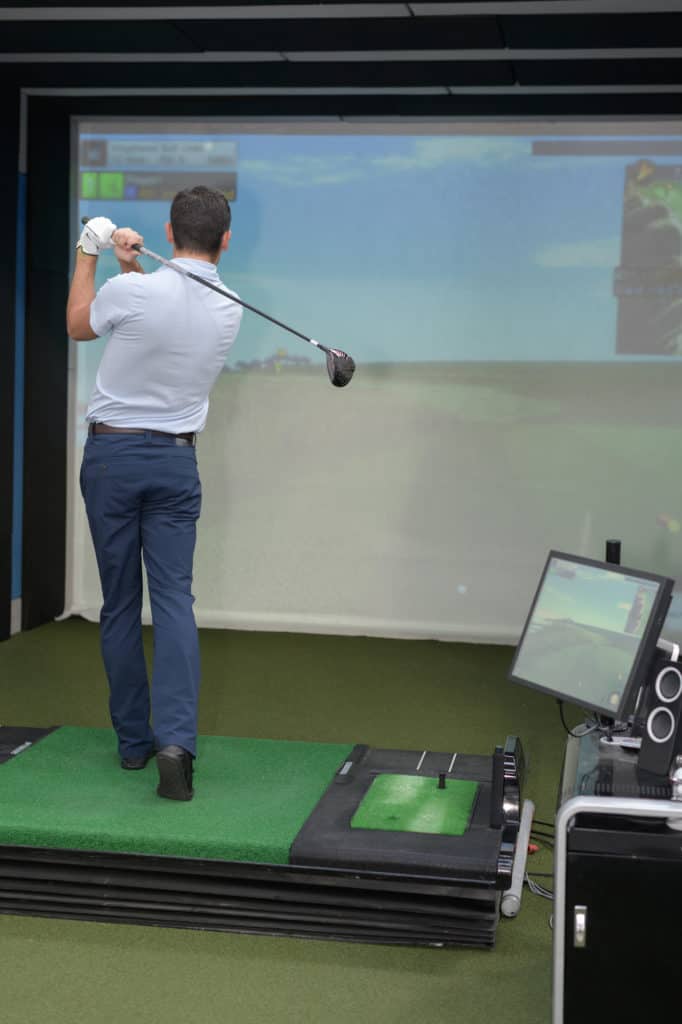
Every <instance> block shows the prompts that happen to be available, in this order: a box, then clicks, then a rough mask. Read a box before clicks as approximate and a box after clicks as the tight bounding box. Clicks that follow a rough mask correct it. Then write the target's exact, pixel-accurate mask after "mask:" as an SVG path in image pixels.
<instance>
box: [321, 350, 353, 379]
mask: <svg viewBox="0 0 682 1024" xmlns="http://www.w3.org/2000/svg"><path fill="white" fill-rule="evenodd" d="M326 355H327V373H328V374H329V379H330V381H331V382H332V384H333V385H334V387H335V388H345V386H346V384H348V383H349V382H350V380H351V378H352V377H353V374H354V373H355V361H354V360H353V359H352V357H351V356H349V355H348V353H347V352H342V351H341V349H340V348H330V349H327V352H326Z"/></svg>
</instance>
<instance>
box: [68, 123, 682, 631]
mask: <svg viewBox="0 0 682 1024" xmlns="http://www.w3.org/2000/svg"><path fill="white" fill-rule="evenodd" d="M72 169H73V174H72V179H73V195H72V197H71V202H72V221H73V231H74V243H75V239H76V237H77V234H78V230H79V221H80V218H81V217H82V216H83V215H87V216H95V215H98V214H104V215H107V216H109V217H111V219H112V220H113V221H114V222H115V223H116V224H118V225H119V226H132V227H134V228H136V229H137V230H139V231H140V232H141V233H142V234H143V235H144V237H145V244H146V245H147V246H148V247H149V248H150V249H152V250H155V251H157V252H159V253H161V254H162V255H164V256H166V257H170V256H171V252H170V248H169V246H168V244H167V243H166V241H165V236H164V233H163V225H164V222H165V221H166V220H167V219H168V214H169V206H170V200H171V199H172V196H173V195H174V194H175V192H176V191H177V190H178V189H179V188H183V187H185V186H187V185H192V184H200V183H206V184H209V185H212V186H214V187H217V188H220V189H222V190H223V191H224V192H225V193H226V195H228V197H229V199H230V203H231V206H232V213H233V224H232V230H233V234H232V240H231V244H230V248H229V251H228V252H227V253H226V254H225V255H224V256H223V258H222V260H221V263H220V266H219V268H218V270H219V273H220V274H221V277H222V280H223V281H224V283H225V285H226V286H227V287H228V288H232V289H234V290H236V291H237V292H238V293H239V294H240V295H241V297H242V298H243V299H245V300H246V301H247V302H250V303H252V304H253V305H255V306H257V307H259V308H260V309H262V310H264V311H266V312H268V313H270V314H271V315H273V316H275V317H277V318H278V319H280V320H283V321H284V322H285V323H288V324H290V325H292V326H293V327H295V328H297V329H298V330H300V331H302V332H303V333H305V334H306V335H308V336H312V337H313V338H316V339H318V340H319V341H321V342H323V343H324V344H326V345H329V346H335V347H339V348H342V349H345V350H346V351H348V352H350V353H351V354H352V355H353V356H354V358H355V359H356V362H357V364H358V369H357V371H356V374H355V377H354V379H353V381H352V383H351V384H350V386H348V387H347V388H344V389H342V390H337V389H335V388H332V387H331V386H330V385H329V383H328V380H327V377H326V373H325V371H324V366H323V362H322V360H321V358H320V357H319V354H318V353H317V351H316V350H314V349H313V348H312V347H311V346H309V345H307V344H305V343H304V342H302V341H299V340H297V339H296V338H294V337H292V336H291V335H289V334H287V333H285V332H283V331H282V330H281V329H279V328H277V327H275V326H273V325H272V324H269V323H268V322H266V321H265V320H263V319H261V318H260V317H258V316H256V315H254V314H251V313H249V312H248V311H247V312H245V313H244V317H243V321H242V327H241V331H240V334H239V337H238V339H237V342H236V343H235V345H234V346H233V348H232V350H231V352H230V355H229V358H228V361H227V363H226V365H225V370H224V372H223V373H222V374H221V376H220V378H219V380H218V383H217V384H216V386H215V389H214V392H213V394H212V397H211V407H210V410H209V416H208V424H207V428H206V430H205V431H204V432H203V433H202V434H201V436H200V438H199V442H198V449H197V454H198V459H199V465H200V471H201V476H202V481H203V509H202V517H201V520H200V523H199V539H198V545H197V553H196V561H195V578H194V593H195V595H196V615H197V621H198V622H199V624H200V625H204V626H214V627H228V628H245V629H263V630H287V631H295V632H326V633H354V634H363V635H378V636H398V637H399V636H405V637H433V638H439V639H446V640H447V639H459V640H472V641H490V642H502V643H515V642H516V641H517V639H518V637H519V634H520V631H521V627H522V625H523V621H524V618H525V615H526V612H527V610H528V607H529V604H530V601H531V598H532V595H533V592H534V589H535V586H536V583H537V580H538V578H539V574H540V572H541V570H542V566H543V565H544V561H545V558H546V555H547V552H548V550H549V549H551V548H554V549H559V550H564V551H569V552H574V553H576V554H579V555H585V556H588V557H591V558H598V559H601V558H603V557H604V545H605V541H606V539H608V538H618V539H620V540H621V542H622V552H623V562H624V564H626V565H630V566H632V567H634V568H638V569H641V570H644V571H649V572H654V573H662V574H666V575H671V576H673V577H675V578H676V579H679V578H680V577H682V532H681V524H682V484H681V483H680V474H679V471H678V466H679V461H680V447H681V435H680V426H681V421H682V411H681V410H682V402H681V400H680V384H681V383H682V137H681V136H680V131H679V126H677V125H673V124H670V125H666V124H658V125H648V126H645V125H641V124H626V123H618V124H603V123H598V124H592V125H588V124H567V123H553V124H550V125H543V124H539V123H524V124H519V125H512V124H506V123H505V124H492V123H486V124H480V125H472V124H456V123H451V124H446V125H440V124H436V123H425V124H424V123H422V124H420V125H414V124H409V123H404V122H402V121H400V122H397V121H396V122H387V123H384V124H370V123H354V124H350V123H343V122H322V121H319V122H318V121H303V122H298V123H296V122H294V123H280V122H277V123H273V124H268V123H256V124H246V123H244V124H240V123H236V124H235V123H231V124H228V123H223V122H219V121H206V122H204V123H197V122H196V121H194V120H187V121H183V120H179V121H158V120H137V121H131V120H120V119H108V120H106V121H97V122H93V121H88V120H84V119H83V120H77V119H76V120H75V121H74V124H73V167H72ZM145 270H146V271H147V272H149V273H153V272H154V271H155V270H156V265H155V264H153V263H151V261H149V260H147V261H146V262H145ZM117 272H118V266H117V264H116V262H115V260H114V259H113V256H112V255H111V254H107V255H105V256H104V257H102V258H101V259H100V261H99V266H98V272H97V282H98V286H99V285H100V284H101V283H103V282H104V280H106V279H107V278H108V277H110V276H111V275H113V274H116V273H117ZM197 287H200V286H199V285H197ZM189 341H190V342H191V339H189ZM105 344H106V339H100V340H97V341H94V342H90V343H78V344H76V343H73V342H72V343H71V350H72V359H71V382H70V395H71V400H70V430H71V438H70V442H71V443H70V452H71V455H70V467H69V493H70V513H69V536H68V553H69V571H68V593H67V595H66V610H67V612H71V613H79V614H81V615H84V616H86V617H88V618H93V619H94V618H96V617H97V615H98V612H99V605H100V589H99V581H98V577H97V571H96V566H95V561H94V557H93V553H92V548H91V542H90V537H89V534H88V529H87V522H86V519H85V515H84V510H83V507H82V502H81V499H80V494H79V492H78V486H77V476H78V469H79V464H80V456H81V450H82V445H83V442H84V438H85V419H84V417H85V409H86V405H87V400H88V396H89V394H90V391H91V389H92V386H93V383H94V380H95V374H96V370H97V365H98V362H99V359H100V357H101V354H102V351H103V346H104V345H105ZM681 634H682V607H681V605H680V603H678V601H677V598H675V599H674V601H673V605H672V607H671V611H670V614H669V617H668V622H667V624H666V629H665V631H664V635H665V636H667V637H669V638H670V639H673V640H675V639H680V638H682V636H681Z"/></svg>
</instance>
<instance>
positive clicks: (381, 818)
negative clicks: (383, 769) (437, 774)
mask: <svg viewBox="0 0 682 1024" xmlns="http://www.w3.org/2000/svg"><path fill="white" fill-rule="evenodd" d="M477 791H478V783H477V782H471V781H468V780H464V779H449V780H448V781H447V783H446V786H445V788H444V789H439V788H438V782H437V780H435V779H433V778H420V777H419V776H416V775H389V774H386V775H377V776H376V778H375V779H373V781H372V784H371V786H370V787H369V789H368V791H367V793H366V794H365V796H364V798H363V800H362V802H361V803H360V806H359V807H358V809H357V811H356V812H355V814H354V815H353V817H352V819H351V828H369V829H380V830H383V831H388V832H426V833H429V834H431V835H445V836H461V835H464V833H465V832H466V830H467V828H468V826H469V821H470V819H471V809H472V807H473V804H474V800H475V798H476V793H477Z"/></svg>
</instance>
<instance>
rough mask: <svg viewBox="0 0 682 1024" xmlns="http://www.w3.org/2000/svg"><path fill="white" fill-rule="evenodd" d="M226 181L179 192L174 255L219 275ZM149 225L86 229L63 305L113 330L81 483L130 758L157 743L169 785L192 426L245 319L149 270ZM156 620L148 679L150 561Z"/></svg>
mask: <svg viewBox="0 0 682 1024" xmlns="http://www.w3.org/2000/svg"><path fill="white" fill-rule="evenodd" d="M230 219H231V213H230V207H229V204H228V202H227V200H226V199H225V197H224V196H223V195H222V193H220V192H217V191H214V190H213V189H207V188H203V187H197V188H193V189H187V190H185V191H183V192H179V193H178V195H176V197H175V199H174V200H173V203H172V206H171V212H170V223H169V224H167V225H166V235H167V238H168V241H169V242H170V243H171V244H172V246H173V262H174V263H177V264H179V266H180V267H182V268H184V269H185V270H189V271H191V272H192V273H194V274H198V275H200V276H201V277H203V278H205V279H206V281H208V282H211V283H214V284H217V285H220V279H219V277H218V273H217V270H216V266H217V264H218V261H219V259H220V256H221V254H222V253H223V252H224V251H225V250H226V249H227V247H228V243H229V240H230ZM142 242H143V239H142V236H141V235H139V234H138V233H137V232H136V231H133V230H132V229H131V228H116V225H115V224H112V222H111V221H110V220H108V219H107V218H105V217H95V218H93V219H92V220H90V221H88V223H87V224H86V225H85V227H84V228H83V231H82V234H81V236H80V239H79V241H78V247H77V253H76V267H75V272H74V276H73V281H72V284H71V290H70V293H69V300H68V306H67V328H68V332H69V335H70V336H71V338H73V339H75V340H76V341H88V340H91V339H93V338H98V337H100V336H102V335H105V334H109V339H108V341H107V343H106V346H105V349H104V353H103V355H102V359H101V362H100V364H99V369H98V372H97V379H96V383H95V387H94V390H93V392H92V395H91V398H90V402H89V405H88V410H87V421H88V438H87V441H86V444H85V451H84V455H83V463H82V467H81V491H82V493H83V498H84V500H85V506H86V509H87V514H88V521H89V523H90V531H91V533H92V539H93V543H94V547H95V554H96V556H97V565H98V568H99V575H100V580H101V584H102V596H103V605H102V611H101V616H100V635H101V645H102V656H103V659H104V665H105V669H106V673H107V677H108V680H109V692H110V700H109V707H110V711H111V720H112V723H113V726H114V729H115V730H116V734H117V736H118V751H119V755H120V759H121V766H122V767H123V768H126V769H141V768H144V767H145V765H146V764H147V762H148V761H149V760H150V758H152V757H153V756H154V754H156V760H157V764H158V770H159V785H158V790H157V792H158V793H159V795H160V796H163V797H168V798H169V799H171V800H189V799H191V797H192V795H193V792H194V790H193V763H194V758H195V756H196V734H197V708H198V697H199V677H200V668H199V643H198V635H197V628H196V623H195V620H194V613H193V610H192V605H193V602H194V598H193V596H192V591H191V586H192V563H193V558H194V545H195V539H196V521H197V519H198V517H199V511H200V506H201V484H200V482H199V476H198V471H197V462H196V451H195V442H196V435H197V434H198V433H199V432H200V431H201V430H203V428H204V425H205V423H206V416H207V411H208V396H209V392H210V391H211V388H212V386H213V384H214V383H215V381H216V378H217V377H218V374H219V373H220V371H221V370H222V368H223V365H224V362H225V357H226V355H227V352H228V349H229V348H230V346H231V345H232V343H233V342H234V340H235V337H236V335H237V331H238V330H239V324H240V321H241V314H242V309H241V307H240V306H239V305H237V304H236V303H235V302H231V301H229V300H228V301H226V299H225V297H224V296H222V297H221V296H220V295H218V294H216V293H215V292H213V291H212V290H209V289H208V288H202V287H201V286H200V285H198V284H197V283H196V282H194V281H192V280H191V279H189V278H187V277H185V276H183V275H181V274H178V273H174V272H173V270H172V269H169V268H167V267H163V268H162V269H160V270H157V271H155V272H154V273H153V274H148V275H146V274H144V272H143V271H142V268H141V267H140V265H139V263H138V262H137V253H136V251H135V249H134V248H133V246H135V245H141V244H142ZM108 248H113V249H114V253H115V255H116V257H117V259H118V261H119V265H120V268H121V273H120V274H119V275H118V276H116V277H113V278H111V279H110V280H109V281H107V282H106V284H104V285H103V286H102V288H100V290H99V291H98V292H97V293H96V294H95V267H96V264H97V257H98V255H99V254H100V252H102V250H103V249H108ZM142 558H143V559H144V564H145V567H146V571H147V583H148V589H149V598H150V602H151V610H152V622H153V631H154V661H153V672H152V681H151V698H150V686H149V681H148V678H147V669H146V664H145V658H144V652H143V647H142V626H141V618H140V613H141V608H142V565H141V559H142Z"/></svg>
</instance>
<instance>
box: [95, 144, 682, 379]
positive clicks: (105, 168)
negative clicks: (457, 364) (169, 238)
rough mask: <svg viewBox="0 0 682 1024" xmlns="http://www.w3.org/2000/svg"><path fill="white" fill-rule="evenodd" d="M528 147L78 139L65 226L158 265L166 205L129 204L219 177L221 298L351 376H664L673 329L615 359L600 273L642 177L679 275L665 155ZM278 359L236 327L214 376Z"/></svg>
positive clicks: (670, 162) (614, 306) (605, 278)
mask: <svg viewBox="0 0 682 1024" xmlns="http://www.w3.org/2000/svg"><path fill="white" fill-rule="evenodd" d="M107 140H108V145H109V147H110V148H109V149H106V148H104V149H103V148H101V147H102V146H103V144H104V143H105V142H107ZM112 140H115V145H113V144H112ZM537 140H538V136H535V135H533V136H531V135H529V136H527V137H521V136H502V135H489V136H486V135H472V136H459V137H454V136H445V135H439V136H436V135H434V136H406V135H405V136H401V135H365V134H362V135H332V134H326V133H325V134H281V135H277V134H267V135H259V134H248V133H245V134H241V135H230V136H229V138H226V137H225V135H220V136H217V135H216V136H213V137H211V136H208V135H207V136H203V137H197V136H196V135H193V136H184V137H183V136H178V135H173V134H168V135H158V134H157V135H153V134H148V135H141V134H139V133H137V134H135V135H130V136H127V135H118V136H113V135H112V133H108V134H107V135H106V136H104V135H94V134H88V135H83V136H82V144H81V151H80V152H81V198H80V205H79V212H80V214H81V215H83V214H88V215H90V216H94V215H95V214H103V213H104V214H107V215H108V216H110V217H111V218H112V219H113V220H114V221H116V223H118V224H121V225H123V224H129V225H131V226H133V227H135V228H137V229H138V230H140V231H141V232H142V233H143V234H144V236H145V241H146V244H147V245H148V246H149V247H150V248H152V249H155V250H157V251H159V252H160V253H161V254H162V255H165V256H168V255H170V253H169V248H168V245H167V243H166V241H165V238H164V236H163V232H162V226H163V222H164V221H165V220H166V219H167V216H168V207H169V203H168V200H167V198H163V199H159V198H140V196H141V195H147V196H152V197H153V196H154V195H157V196H158V195H160V194H163V180H162V179H163V175H164V174H166V175H168V181H167V183H166V184H167V189H166V191H167V192H168V193H169V194H172V192H173V191H174V190H175V186H176V185H180V186H181V185H182V184H184V182H185V180H187V182H191V181H193V180H204V178H203V176H206V178H207V180H208V179H210V177H211V175H213V176H214V177H215V176H216V175H219V174H223V176H224V180H225V181H226V182H228V183H229V184H228V185H226V188H228V187H234V189H235V190H236V192H235V196H234V198H233V200H232V209H233V239H232V243H231V247H230V251H229V253H228V254H227V255H226V256H225V257H224V258H223V261H222V262H221V265H220V268H219V270H220V273H221V276H222V278H223V280H224V281H225V284H226V285H227V286H228V287H232V288H234V289H236V290H237V291H238V292H239V293H240V294H241V295H242V297H243V298H244V299H246V300H247V301H249V302H252V303H253V304H255V305H257V306H260V308H264V309H265V310H266V311H267V312H270V313H271V314H273V315H275V316H277V317H279V318H281V319H283V320H285V321H287V322H289V323H291V324H292V326H295V327H297V328H298V329H301V330H303V331H304V333H308V334H309V335H312V336H313V337H316V338H319V339H320V340H322V341H325V342H326V343H328V344H333V345H339V346H340V347H345V348H347V349H348V350H350V351H352V352H353V354H354V355H356V357H357V358H359V359H361V360H362V361H364V362H415V361H416V362H420V361H481V360H483V361H487V360H491V361H608V360H612V359H616V360H618V361H623V359H624V358H626V359H630V360H638V359H650V358H659V357H660V356H661V355H663V356H664V358H667V359H669V358H671V357H672V358H676V357H677V356H678V351H677V346H678V333H677V327H675V328H674V330H673V332H672V334H671V335H670V338H668V339H667V340H666V342H665V344H666V346H667V348H666V349H665V351H664V352H656V351H652V352H649V351H647V350H646V344H647V342H646V338H645V335H646V333H647V332H646V316H645V318H644V321H645V322H644V323H643V325H642V327H641V330H640V333H641V336H642V343H641V345H638V343H637V340H635V344H634V345H632V344H631V345H630V351H629V352H628V353H626V354H625V355H624V354H623V352H622V351H621V352H619V351H618V330H619V328H618V316H619V302H621V301H623V300H622V299H621V300H619V299H618V298H616V297H615V295H614V272H615V271H616V268H617V267H619V265H620V264H621V261H622V259H623V258H624V257H623V253H622V251H621V250H622V241H623V223H624V208H625V207H624V199H625V190H626V183H627V182H628V181H630V182H631V181H632V180H633V170H632V168H633V166H635V167H639V166H640V165H641V164H642V161H646V160H648V161H649V162H650V163H652V165H653V166H654V167H655V168H656V172H655V173H654V177H653V179H652V180H653V181H654V182H656V181H657V180H658V178H660V174H661V172H660V168H662V167H665V168H668V170H667V171H666V172H665V173H666V174H667V175H668V177H669V178H671V180H672V182H673V185H675V188H673V192H672V194H673V201H671V202H669V203H668V206H667V207H665V203H666V201H667V195H668V193H667V192H666V191H665V190H663V192H662V191H661V189H660V188H658V189H656V188H651V186H648V191H647V190H646V189H645V188H642V190H641V193H640V201H641V202H642V204H644V205H645V204H650V205H653V204H654V203H656V204H658V206H659V207H660V204H661V203H663V205H664V207H665V209H666V215H667V217H668V219H669V224H668V229H669V231H672V233H673V251H672V255H671V254H670V252H667V253H666V255H665V263H666V265H668V266H669V265H670V263H671V261H672V264H673V266H678V267H679V265H680V262H681V261H680V253H681V252H682V248H681V247H680V245H677V248H675V245H676V243H675V242H674V237H675V232H677V235H678V236H679V235H680V231H682V223H681V221H680V218H681V217H682V212H681V209H680V204H679V202H677V199H678V198H679V194H680V192H679V179H680V175H681V174H682V152H681V153H680V155H675V154H674V153H672V155H660V153H661V151H662V150H665V149H666V148H667V149H668V153H670V142H671V141H674V140H663V141H664V142H665V143H666V145H664V146H662V145H661V140H657V139H653V138H648V139H646V146H648V147H649V149H648V150H647V149H646V148H645V149H642V142H643V140H641V139H635V138H634V137H633V138H632V140H631V142H632V146H631V151H630V152H629V151H628V147H627V145H623V140H619V142H620V143H621V145H620V146H619V147H616V152H615V153H614V154H613V155H608V156H605V155H596V154H594V153H590V152H589V151H588V152H586V153H582V154H580V155H577V154H575V153H572V154H571V153H566V152H564V151H562V150H559V151H558V152H556V153H552V152H551V147H550V152H549V153H544V151H543V155H538V153H537V151H535V152H534V143H537ZM564 141H566V140H564ZM592 141H593V140H592ZM609 141H610V140H608V139H605V140H604V142H605V144H608V143H609ZM570 142H571V144H576V143H579V142H580V140H576V139H571V140H570ZM86 145H87V146H88V147H90V148H89V149H86V148H85V147H86ZM98 146H99V147H100V148H99V149H98ZM164 146H165V149H164V148H163V147H164ZM202 146H203V148H202ZM145 147H147V148H146V149H145ZM192 147H193V148H192ZM536 149H537V147H536ZM647 153H648V154H649V156H648V157H647V156H646V154H647ZM183 154H184V155H183ZM117 174H118V177H117ZM154 174H156V179H155V180H152V179H153V175H154ZM657 175H658V178H657ZM145 176H146V177H145ZM160 176H161V177H160ZM98 180H99V184H98ZM150 181H151V182H152V184H151V185H150ZM154 189H156V191H154ZM102 196H105V198H102ZM117 196H123V197H125V198H111V197H117ZM659 219H660V218H659ZM654 244H655V241H654ZM101 262H102V265H101V267H100V279H101V280H103V279H104V278H105V277H106V276H109V275H110V274H113V273H116V272H117V266H116V264H115V262H114V261H113V259H112V258H111V257H110V258H109V259H108V260H106V259H105V260H102V261H101ZM150 269H151V268H150ZM672 287H673V289H675V288H677V289H680V282H679V280H676V281H674V282H673V286H672ZM675 297H676V295H673V298H675ZM659 298H660V297H659ZM627 301H632V300H627ZM635 301H637V300H635ZM646 301H648V300H646ZM662 301H664V302H665V301H667V300H666V299H665V297H663V299H662ZM642 308H643V307H642V303H641V302H640V305H639V307H638V309H639V311H640V312H641V310H642ZM658 311H659V312H660V309H659V310H658ZM620 312H621V313H622V309H621V311H620ZM651 315H652V316H653V315H654V312H652V314H651ZM679 335H680V337H681V338H682V325H681V326H680V329H679ZM282 344H285V345H286V344H287V339H286V337H285V336H283V335H282V334H281V332H277V331H276V330H275V329H274V328H272V327H270V326H269V325H267V324H265V323H264V322H263V321H260V320H258V319H254V318H253V317H252V316H246V317H245V318H244V322H243V327H242V333H241V335H240V338H239V341H238V342H237V344H236V345H235V348H234V349H233V352H232V353H231V357H230V358H231V362H237V361H240V360H241V361H245V360H251V359H254V358H256V357H260V358H264V357H266V356H267V355H268V354H269V353H271V352H272V351H273V349H275V348H276V347H277V346H278V345H282ZM638 349H639V350H638Z"/></svg>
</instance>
